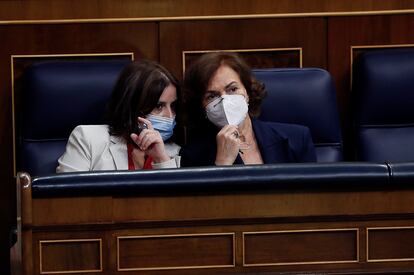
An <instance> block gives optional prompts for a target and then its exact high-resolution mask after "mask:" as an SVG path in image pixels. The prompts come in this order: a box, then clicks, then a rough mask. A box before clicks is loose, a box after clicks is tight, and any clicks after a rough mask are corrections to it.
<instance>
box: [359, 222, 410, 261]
mask: <svg viewBox="0 0 414 275" xmlns="http://www.w3.org/2000/svg"><path fill="white" fill-rule="evenodd" d="M413 243H414V228H385V229H375V228H373V229H369V230H368V243H367V245H368V259H369V260H370V261H398V260H400V261H403V260H408V261H413V262H414V246H413Z"/></svg>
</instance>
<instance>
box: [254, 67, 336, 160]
mask: <svg viewBox="0 0 414 275" xmlns="http://www.w3.org/2000/svg"><path fill="white" fill-rule="evenodd" d="M253 74H254V75H255V77H256V78H257V79H258V80H259V81H261V82H263V83H264V84H265V86H266V90H267V96H266V98H265V99H264V101H263V103H262V112H261V115H260V118H261V119H262V120H267V121H275V122H283V123H294V124H301V125H305V126H307V127H309V129H310V131H311V134H312V139H313V142H314V144H315V149H316V157H317V161H318V162H335V161H341V160H343V152H342V135H341V127H340V123H339V114H338V107H337V102H336V91H335V87H334V85H333V82H332V79H331V76H330V74H329V73H328V72H327V71H325V70H322V69H317V68H303V69H299V68H298V69H255V70H253Z"/></svg>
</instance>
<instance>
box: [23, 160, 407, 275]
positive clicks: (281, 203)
mask: <svg viewBox="0 0 414 275" xmlns="http://www.w3.org/2000/svg"><path fill="white" fill-rule="evenodd" d="M413 178H414V164H413V163H358V162H353V163H351V162H350V163H347V162H339V163H313V164H278V165H260V166H234V167H203V168H201V167H200V168H188V169H184V168H181V169H166V170H161V171H101V172H82V173H67V174H59V175H50V176H43V177H34V178H30V176H29V175H28V174H27V173H20V174H19V175H18V178H17V187H18V192H19V194H20V201H19V203H20V206H21V207H18V211H19V213H18V217H19V219H18V220H20V221H21V223H19V224H18V228H19V238H18V247H20V249H21V263H22V268H23V271H24V272H23V273H24V274H54V273H74V272H85V273H86V272H90V273H91V274H95V273H96V274H123V273H125V272H124V271H130V272H132V273H131V274H160V272H162V274H222V273H245V272H247V273H249V272H250V273H252V274H257V273H259V274H260V272H264V273H265V274H269V273H271V272H275V274H276V273H277V274H280V273H281V272H293V273H302V272H313V273H317V272H322V273H328V274H329V273H338V272H341V273H340V274H355V273H357V274H361V273H367V274H368V273H373V272H379V274H387V273H389V272H397V273H398V272H401V273H404V272H409V271H413V269H414V268H413V266H414V265H413V260H414V250H413V248H412V247H413V245H412V244H413V243H414V215H413V214H414V204H413V203H412V201H413V199H412V198H413V197H414V184H413V182H412V181H413ZM134 272H135V273H134ZM271 274H272V273H271ZM376 274H378V273H376Z"/></svg>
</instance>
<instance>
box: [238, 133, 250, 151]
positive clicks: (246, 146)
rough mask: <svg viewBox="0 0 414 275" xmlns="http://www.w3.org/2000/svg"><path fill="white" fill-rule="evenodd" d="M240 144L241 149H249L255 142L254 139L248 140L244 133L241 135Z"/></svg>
mask: <svg viewBox="0 0 414 275" xmlns="http://www.w3.org/2000/svg"><path fill="white" fill-rule="evenodd" d="M239 138H240V144H239V149H240V150H249V149H250V148H251V146H252V144H253V141H251V142H247V141H246V137H245V136H244V135H240V137H239Z"/></svg>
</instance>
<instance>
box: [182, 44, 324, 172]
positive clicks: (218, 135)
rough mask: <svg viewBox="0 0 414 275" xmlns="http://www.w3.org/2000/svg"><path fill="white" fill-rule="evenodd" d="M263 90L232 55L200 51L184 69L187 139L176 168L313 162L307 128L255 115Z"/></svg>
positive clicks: (247, 68) (258, 111)
mask: <svg viewBox="0 0 414 275" xmlns="http://www.w3.org/2000/svg"><path fill="white" fill-rule="evenodd" d="M265 94H266V92H265V89H264V85H263V84H261V83H259V82H258V81H257V80H256V79H255V78H254V77H253V75H252V74H251V70H250V68H249V66H247V64H246V63H245V62H244V61H243V60H242V59H241V58H240V57H239V56H238V55H237V54H234V53H225V52H215V53H208V54H204V55H202V56H201V57H200V58H198V59H197V60H196V61H195V62H194V63H193V64H191V66H190V67H189V68H188V69H187V70H186V74H185V78H184V95H183V100H184V106H185V110H186V112H185V114H186V115H187V116H186V117H184V120H185V121H187V130H188V131H187V132H188V138H189V139H188V140H187V144H186V145H185V146H183V147H182V148H181V151H180V155H181V166H182V167H185V166H205V165H233V164H263V163H266V164H267V163H286V162H314V161H316V155H315V149H314V145H313V142H312V138H311V135H310V131H309V129H308V128H307V127H305V126H301V125H295V124H284V123H275V122H265V121H261V120H259V119H257V118H256V117H257V116H258V115H259V113H260V104H261V101H262V99H263V98H264V96H265Z"/></svg>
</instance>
